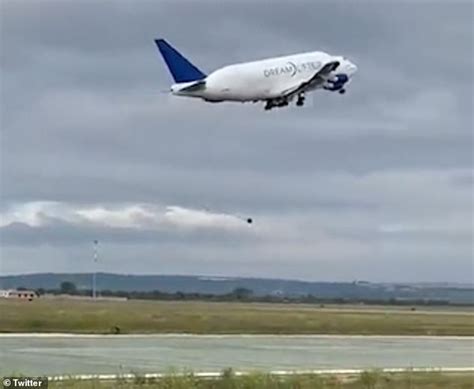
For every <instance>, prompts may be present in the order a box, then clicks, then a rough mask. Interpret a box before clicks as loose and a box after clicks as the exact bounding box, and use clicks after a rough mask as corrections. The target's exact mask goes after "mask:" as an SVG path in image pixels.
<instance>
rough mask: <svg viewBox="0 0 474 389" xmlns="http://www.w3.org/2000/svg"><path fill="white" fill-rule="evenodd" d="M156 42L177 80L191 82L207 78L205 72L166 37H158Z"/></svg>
mask: <svg viewBox="0 0 474 389" xmlns="http://www.w3.org/2000/svg"><path fill="white" fill-rule="evenodd" d="M155 43H156V45H157V46H158V50H160V53H161V55H162V56H163V59H164V60H165V62H166V65H167V66H168V69H169V71H170V72H171V75H172V76H173V79H174V81H175V82H190V81H196V80H202V79H203V78H206V75H205V74H204V73H203V72H201V71H200V70H199V69H198V68H197V67H196V66H194V65H193V64H192V63H191V62H189V61H188V60H187V59H186V58H184V57H183V56H182V55H181V54H180V53H178V51H176V49H174V48H173V47H172V46H171V45H170V44H169V43H168V42H166V41H165V40H164V39H156V40H155Z"/></svg>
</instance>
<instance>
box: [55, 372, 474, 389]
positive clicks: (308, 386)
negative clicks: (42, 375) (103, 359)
mask: <svg viewBox="0 0 474 389" xmlns="http://www.w3.org/2000/svg"><path fill="white" fill-rule="evenodd" d="M49 388H51V389H63V388H70V389H114V388H121V389H152V388H153V389H254V388H255V389H448V388H449V389H472V388H474V375H473V374H467V373H466V374H441V373H397V374H386V373H383V374H382V373H378V372H365V373H362V374H361V375H357V376H317V375H299V376H289V377H275V376H270V375H265V374H258V373H256V374H253V375H249V376H243V377H235V376H233V375H232V374H224V375H223V377H222V378H219V379H215V380H205V379H199V378H195V377H193V376H192V375H190V376H188V377H177V376H169V377H167V378H164V379H161V380H147V379H144V378H140V377H138V378H136V379H135V380H134V381H131V382H130V381H109V382H107V381H105V382H104V381H102V382H100V381H82V382H81V381H72V380H71V381H64V382H51V383H50V384H49Z"/></svg>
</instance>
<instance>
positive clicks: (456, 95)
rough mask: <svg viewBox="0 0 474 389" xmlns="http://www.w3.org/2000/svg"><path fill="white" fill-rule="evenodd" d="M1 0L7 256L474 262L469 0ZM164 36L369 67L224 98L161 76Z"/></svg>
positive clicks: (214, 53)
mask: <svg viewBox="0 0 474 389" xmlns="http://www.w3.org/2000/svg"><path fill="white" fill-rule="evenodd" d="M0 3H1V23H0V24H1V42H0V43H1V82H2V83H1V92H2V96H1V129H2V138H1V195H2V202H1V205H0V215H1V220H0V230H1V269H0V270H1V273H2V274H15V273H24V272H28V273H31V272H50V271H53V272H82V271H90V270H91V264H92V261H91V258H92V242H93V240H94V239H98V240H99V241H100V261H99V262H100V263H99V264H98V269H99V270H101V271H109V272H119V273H145V274H205V275H226V276H256V277H257V276H258V277H259V276H264V277H284V278H297V279H306V280H323V281H336V280H337V281H341V280H342V281H352V280H356V279H359V280H360V279H364V280H370V281H457V282H472V279H473V243H472V233H473V224H472V223H473V220H472V218H473V200H472V199H473V197H472V196H473V182H474V180H473V113H472V105H473V81H474V80H473V38H472V37H473V27H472V20H473V3H472V2H471V1H438V2H437V1H429V0H426V1H390V2H388V1H387V2H381V1H373V2H369V1H366V2H364V1H362V2H360V1H346V2H337V1H327V2H321V1H314V0H311V1H291V2H287V1H281V2H277V1H256V2H254V1H237V0H235V1H233V0H227V1H217V0H216V1H199V2H198V1H189V2H187V1H171V0H170V1H145V0H138V1H132V0H129V1H114V2H112V1H105V0H104V1H75V2H73V1H47V0H42V1H33V0H31V1H27V0H22V1H18V0H1V1H0ZM158 37H164V38H166V39H168V41H169V42H171V43H172V44H173V45H175V46H176V47H177V48H178V49H179V50H181V51H182V52H183V53H184V54H185V55H186V56H187V57H188V58H189V59H191V60H192V61H193V62H194V63H195V64H196V65H197V66H198V67H200V68H201V69H202V70H203V71H205V72H210V71H212V70H214V69H216V68H218V67H220V66H223V65H226V64H229V63H233V62H242V61H246V60H254V59H259V58H265V57H271V56H277V55H282V54H291V53H298V52H303V51H313V50H324V51H327V52H329V53H331V54H335V55H344V56H347V57H348V58H350V59H351V60H352V61H353V62H355V63H356V64H357V65H358V67H359V72H358V73H357V74H356V77H355V79H354V80H353V82H352V83H351V85H350V86H349V88H348V92H347V93H346V94H345V95H344V96H341V95H339V94H337V93H330V92H324V91H323V92H317V93H314V94H312V95H311V96H309V97H308V99H307V104H306V105H305V107H303V108H297V107H295V106H291V107H288V108H285V109H279V110H272V111H271V112H264V110H263V106H262V105H259V104H239V103H223V104H207V103H204V102H202V101H196V100H191V99H185V98H179V97H173V96H169V95H167V94H165V93H163V91H166V90H168V88H169V85H170V84H171V81H172V80H171V77H170V75H169V73H168V71H167V69H166V67H165V66H164V64H163V62H162V60H161V58H160V56H159V54H158V51H157V49H156V47H155V45H154V42H153V40H154V39H155V38H158ZM247 216H250V217H252V218H253V219H254V223H253V224H252V225H251V226H249V225H248V224H246V223H245V221H244V220H243V218H246V217H247Z"/></svg>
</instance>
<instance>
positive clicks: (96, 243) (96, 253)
mask: <svg viewBox="0 0 474 389" xmlns="http://www.w3.org/2000/svg"><path fill="white" fill-rule="evenodd" d="M98 260H99V241H98V240H94V264H93V266H94V269H93V273H92V298H93V299H94V300H95V298H96V297H97V290H96V277H97V274H96V272H97V261H98Z"/></svg>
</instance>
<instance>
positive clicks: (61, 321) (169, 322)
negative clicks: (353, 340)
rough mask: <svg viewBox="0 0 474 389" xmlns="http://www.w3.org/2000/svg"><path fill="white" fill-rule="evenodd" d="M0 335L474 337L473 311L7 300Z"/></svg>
mask: <svg viewBox="0 0 474 389" xmlns="http://www.w3.org/2000/svg"><path fill="white" fill-rule="evenodd" d="M0 332H72V333H111V332H112V333H113V332H120V333H196V334H236V333H239V334H240V333H245V334H364V335H365V334H367V335H374V334H377V335H470V336H472V335H474V314H473V312H472V311H467V312H461V311H449V312H448V311H435V310H433V309H430V310H425V311H422V310H419V309H418V310H416V311H411V310H410V309H409V308H405V310H401V309H397V310H395V309H385V308H384V307H378V308H375V309H358V308H357V307H340V306H332V307H328V308H320V307H319V306H310V305H290V304H288V305H285V304H250V303H208V302H158V301H139V300H131V301H123V302H121V301H100V300H99V301H91V300H72V299H71V300H70V299H63V300H62V299H38V300H35V301H32V302H27V301H16V300H8V299H1V300H0Z"/></svg>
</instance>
